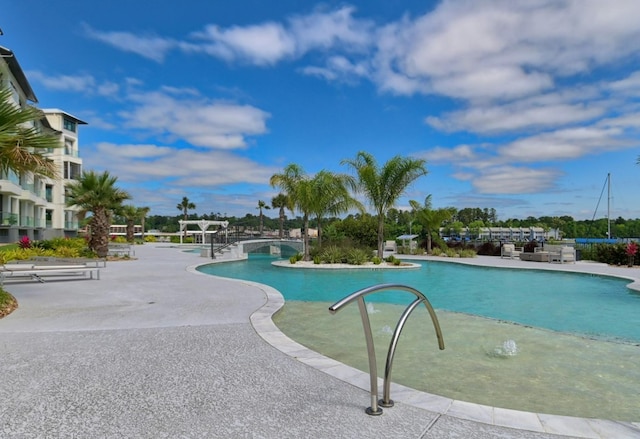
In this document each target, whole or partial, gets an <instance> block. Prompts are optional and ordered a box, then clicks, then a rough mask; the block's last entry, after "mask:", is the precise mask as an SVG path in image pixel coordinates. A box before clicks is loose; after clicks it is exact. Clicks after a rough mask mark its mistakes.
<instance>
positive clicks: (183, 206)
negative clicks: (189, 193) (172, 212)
mask: <svg viewBox="0 0 640 439" xmlns="http://www.w3.org/2000/svg"><path fill="white" fill-rule="evenodd" d="M176 208H177V209H178V210H179V211H181V212H182V219H183V220H185V221H186V220H187V219H188V218H189V209H191V210H193V209H195V208H196V205H195V204H193V203H192V202H191V201H189V199H188V198H187V197H182V202H181V203H179V204H178V205H177V206H176ZM184 239H187V226H185V227H184Z"/></svg>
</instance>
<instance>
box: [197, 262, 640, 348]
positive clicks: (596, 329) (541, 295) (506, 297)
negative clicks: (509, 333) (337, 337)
mask: <svg viewBox="0 0 640 439" xmlns="http://www.w3.org/2000/svg"><path fill="white" fill-rule="evenodd" d="M274 260H276V259H275V258H273V257H269V256H263V255H257V256H253V255H252V256H251V257H250V258H249V261H239V262H229V263H224V264H211V265H206V266H203V267H200V268H199V270H200V271H202V272H204V273H207V274H214V275H218V276H224V277H231V278H238V279H245V280H252V281H256V282H260V283H264V284H267V285H269V286H272V287H274V288H275V289H277V290H278V291H280V292H281V293H282V295H283V296H284V298H285V299H286V300H287V301H292V300H301V301H322V302H337V301H338V300H340V299H342V298H343V297H345V296H347V295H348V294H351V293H353V292H354V291H357V290H359V289H361V288H365V287H368V286H371V285H375V284H380V283H399V284H405V285H409V286H411V287H414V288H416V289H418V290H419V291H421V292H422V293H423V294H425V295H426V296H427V298H428V299H429V301H430V302H431V304H432V305H433V307H434V308H436V309H441V310H447V311H455V312H462V313H469V314H474V315H478V316H482V317H489V318H494V319H500V320H507V321H510V322H515V323H519V324H522V325H530V326H535V327H538V328H546V329H552V330H554V331H562V332H569V333H575V334H582V335H586V336H594V337H600V338H607V339H608V338H611V339H618V340H622V341H629V342H635V343H640V293H639V292H637V291H633V290H630V289H628V288H627V287H626V285H627V284H628V283H629V281H628V280H624V279H619V278H613V277H605V276H593V275H587V274H576V273H562V272H550V271H544V270H514V269H504V268H489V267H475V266H467V265H461V264H452V263H446V262H431V261H428V262H426V261H412V262H416V263H419V264H420V266H421V268H419V269H411V270H366V269H364V270H363V269H353V270H313V269H299V270H295V269H288V268H278V267H273V266H272V264H271V263H272V262H273V261H274ZM413 298H414V297H413V296H412V295H411V294H408V293H406V292H399V291H397V292H394V291H392V292H383V293H379V294H375V295H372V296H368V297H367V301H372V302H386V303H396V304H401V303H409V302H410V301H411V300H413Z"/></svg>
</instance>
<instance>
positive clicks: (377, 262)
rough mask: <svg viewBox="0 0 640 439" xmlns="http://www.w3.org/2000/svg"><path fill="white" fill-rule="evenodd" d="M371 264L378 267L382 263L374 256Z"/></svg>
mask: <svg viewBox="0 0 640 439" xmlns="http://www.w3.org/2000/svg"><path fill="white" fill-rule="evenodd" d="M371 262H373V264H374V265H380V264H381V263H382V259H380V258H379V257H377V256H374V257H373V258H372V259H371Z"/></svg>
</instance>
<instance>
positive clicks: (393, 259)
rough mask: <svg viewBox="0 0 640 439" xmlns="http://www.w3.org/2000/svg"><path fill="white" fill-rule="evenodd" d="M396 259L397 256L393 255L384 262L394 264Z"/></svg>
mask: <svg viewBox="0 0 640 439" xmlns="http://www.w3.org/2000/svg"><path fill="white" fill-rule="evenodd" d="M395 259H396V258H395V256H393V255H389V256H387V257H386V258H384V260H385V261H386V262H393V261H395Z"/></svg>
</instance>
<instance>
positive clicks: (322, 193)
mask: <svg viewBox="0 0 640 439" xmlns="http://www.w3.org/2000/svg"><path fill="white" fill-rule="evenodd" d="M311 184H312V188H313V199H312V209H311V210H312V212H313V213H314V214H315V216H316V219H317V222H318V246H319V247H322V220H323V218H324V216H325V215H340V214H342V213H347V212H348V211H349V210H350V209H352V208H357V209H359V210H360V211H364V207H363V206H362V204H361V203H360V202H359V201H358V200H356V199H355V198H353V197H352V196H351V194H350V193H349V189H348V187H352V186H353V185H354V181H353V178H352V177H351V176H349V175H344V174H336V173H333V172H330V171H326V170H322V171H320V172H318V173H317V174H316V175H315V176H314V177H313V179H312V181H311Z"/></svg>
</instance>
